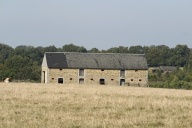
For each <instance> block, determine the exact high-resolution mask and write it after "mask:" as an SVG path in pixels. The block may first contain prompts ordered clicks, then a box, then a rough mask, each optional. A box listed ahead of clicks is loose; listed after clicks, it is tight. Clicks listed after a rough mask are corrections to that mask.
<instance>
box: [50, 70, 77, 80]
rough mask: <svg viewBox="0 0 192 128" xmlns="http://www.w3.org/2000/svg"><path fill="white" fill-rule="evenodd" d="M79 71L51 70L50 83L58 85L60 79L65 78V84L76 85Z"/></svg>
mask: <svg viewBox="0 0 192 128" xmlns="http://www.w3.org/2000/svg"><path fill="white" fill-rule="evenodd" d="M78 71H79V70H78V69H49V76H48V81H49V82H48V83H58V78H63V83H64V84H76V83H78Z"/></svg>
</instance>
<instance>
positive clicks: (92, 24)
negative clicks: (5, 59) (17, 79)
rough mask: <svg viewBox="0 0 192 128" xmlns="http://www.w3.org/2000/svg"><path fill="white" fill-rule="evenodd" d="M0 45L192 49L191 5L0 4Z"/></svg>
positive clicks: (42, 0)
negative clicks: (185, 46)
mask: <svg viewBox="0 0 192 128" xmlns="http://www.w3.org/2000/svg"><path fill="white" fill-rule="evenodd" d="M0 43H3V44H7V45H9V46H11V47H16V46H19V45H27V46H34V47H37V46H43V47H46V46H50V45H54V46H56V47H62V46H63V45H65V44H70V43H73V44H75V45H78V46H84V47H85V48H87V49H91V48H98V49H109V48H111V47H118V46H126V47H130V46H137V45H141V46H151V45H167V46H169V47H175V46H176V45H177V44H182V45H187V46H188V47H189V48H192V0H0Z"/></svg>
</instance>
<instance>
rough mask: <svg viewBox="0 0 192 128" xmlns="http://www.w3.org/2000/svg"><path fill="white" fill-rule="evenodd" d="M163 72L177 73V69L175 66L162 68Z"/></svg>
mask: <svg viewBox="0 0 192 128" xmlns="http://www.w3.org/2000/svg"><path fill="white" fill-rule="evenodd" d="M160 69H161V70H162V71H175V70H176V69H177V68H176V67H174V66H160Z"/></svg>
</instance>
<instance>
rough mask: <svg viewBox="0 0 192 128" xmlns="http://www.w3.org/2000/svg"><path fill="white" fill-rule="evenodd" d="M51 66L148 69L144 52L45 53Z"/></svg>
mask: <svg viewBox="0 0 192 128" xmlns="http://www.w3.org/2000/svg"><path fill="white" fill-rule="evenodd" d="M45 55H46V60H47V65H48V67H49V68H73V69H118V70H119V69H133V70H137V69H148V65H147V61H146V58H145V56H144V55H143V54H115V53H114V54H113V53H70V52H63V53H62V52H60V53H58V52H50V53H45Z"/></svg>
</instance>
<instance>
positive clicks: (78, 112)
mask: <svg viewBox="0 0 192 128" xmlns="http://www.w3.org/2000/svg"><path fill="white" fill-rule="evenodd" d="M0 127H1V128H7V127H8V128H36V127H38V128H58V127H64V128H65V127H66V128H84V127H85V128H90V127H93V128H128V127H142V128H148V127H151V128H152V127H167V128H168V127H172V128H181V127H192V91H189V90H173V89H156V88H141V87H127V86H124V87H121V86H99V85H57V84H55V85H51V84H48V85H45V84H31V83H8V84H5V83H0Z"/></svg>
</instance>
